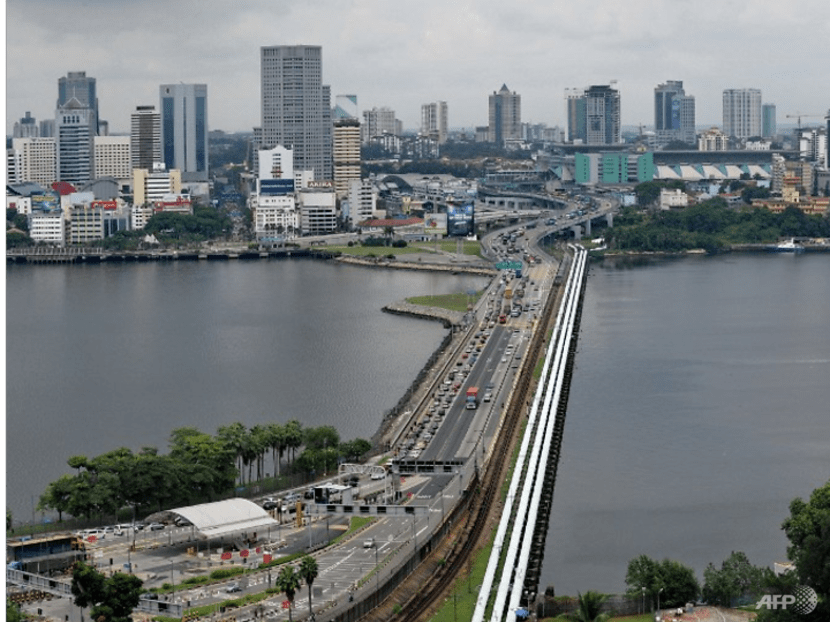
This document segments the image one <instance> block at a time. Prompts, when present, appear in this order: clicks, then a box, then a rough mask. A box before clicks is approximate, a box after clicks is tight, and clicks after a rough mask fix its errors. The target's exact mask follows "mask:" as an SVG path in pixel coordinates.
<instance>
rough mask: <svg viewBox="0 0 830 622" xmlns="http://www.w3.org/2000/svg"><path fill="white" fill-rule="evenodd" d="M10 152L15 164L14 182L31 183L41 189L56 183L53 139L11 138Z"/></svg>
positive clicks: (55, 159) (55, 158)
mask: <svg viewBox="0 0 830 622" xmlns="http://www.w3.org/2000/svg"><path fill="white" fill-rule="evenodd" d="M11 151H12V152H14V160H15V164H16V171H15V173H16V176H15V181H18V182H26V181H31V182H34V183H36V184H40V185H41V186H43V187H49V186H50V185H51V184H53V183H54V182H56V181H58V174H57V168H56V165H57V156H56V150H55V139H54V138H13V139H12V148H11ZM9 181H11V176H10V178H9Z"/></svg>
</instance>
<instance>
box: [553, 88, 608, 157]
mask: <svg viewBox="0 0 830 622" xmlns="http://www.w3.org/2000/svg"><path fill="white" fill-rule="evenodd" d="M565 102H566V106H567V117H568V140H570V141H571V142H574V141H582V142H583V143H585V144H588V145H613V144H616V143H620V142H622V127H621V124H620V119H621V113H620V92H619V91H618V90H617V89H614V88H611V86H608V85H607V86H589V87H588V88H587V89H566V90H565Z"/></svg>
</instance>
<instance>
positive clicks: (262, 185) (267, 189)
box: [259, 179, 294, 196]
mask: <svg viewBox="0 0 830 622" xmlns="http://www.w3.org/2000/svg"><path fill="white" fill-rule="evenodd" d="M292 192H294V180H293V179H262V180H260V182H259V193H260V194H262V195H268V196H279V195H283V194H291V193H292Z"/></svg>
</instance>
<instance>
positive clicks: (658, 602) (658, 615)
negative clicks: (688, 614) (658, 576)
mask: <svg viewBox="0 0 830 622" xmlns="http://www.w3.org/2000/svg"><path fill="white" fill-rule="evenodd" d="M662 591H663V588H662V587H661V588H660V589H659V590H657V622H660V620H661V619H662V618H661V616H660V592H662Z"/></svg>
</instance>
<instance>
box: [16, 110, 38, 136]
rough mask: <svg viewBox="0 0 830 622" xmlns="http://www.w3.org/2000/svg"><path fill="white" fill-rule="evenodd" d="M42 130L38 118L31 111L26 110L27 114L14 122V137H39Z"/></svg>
mask: <svg viewBox="0 0 830 622" xmlns="http://www.w3.org/2000/svg"><path fill="white" fill-rule="evenodd" d="M39 136H40V130H39V129H38V126H37V120H36V119H35V118H34V117H33V116H32V114H31V113H30V112H28V111H27V112H26V116H25V117H23V118H21V119H20V121H17V122H16V123H15V124H14V130H13V133H12V137H13V138H38V137H39Z"/></svg>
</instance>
